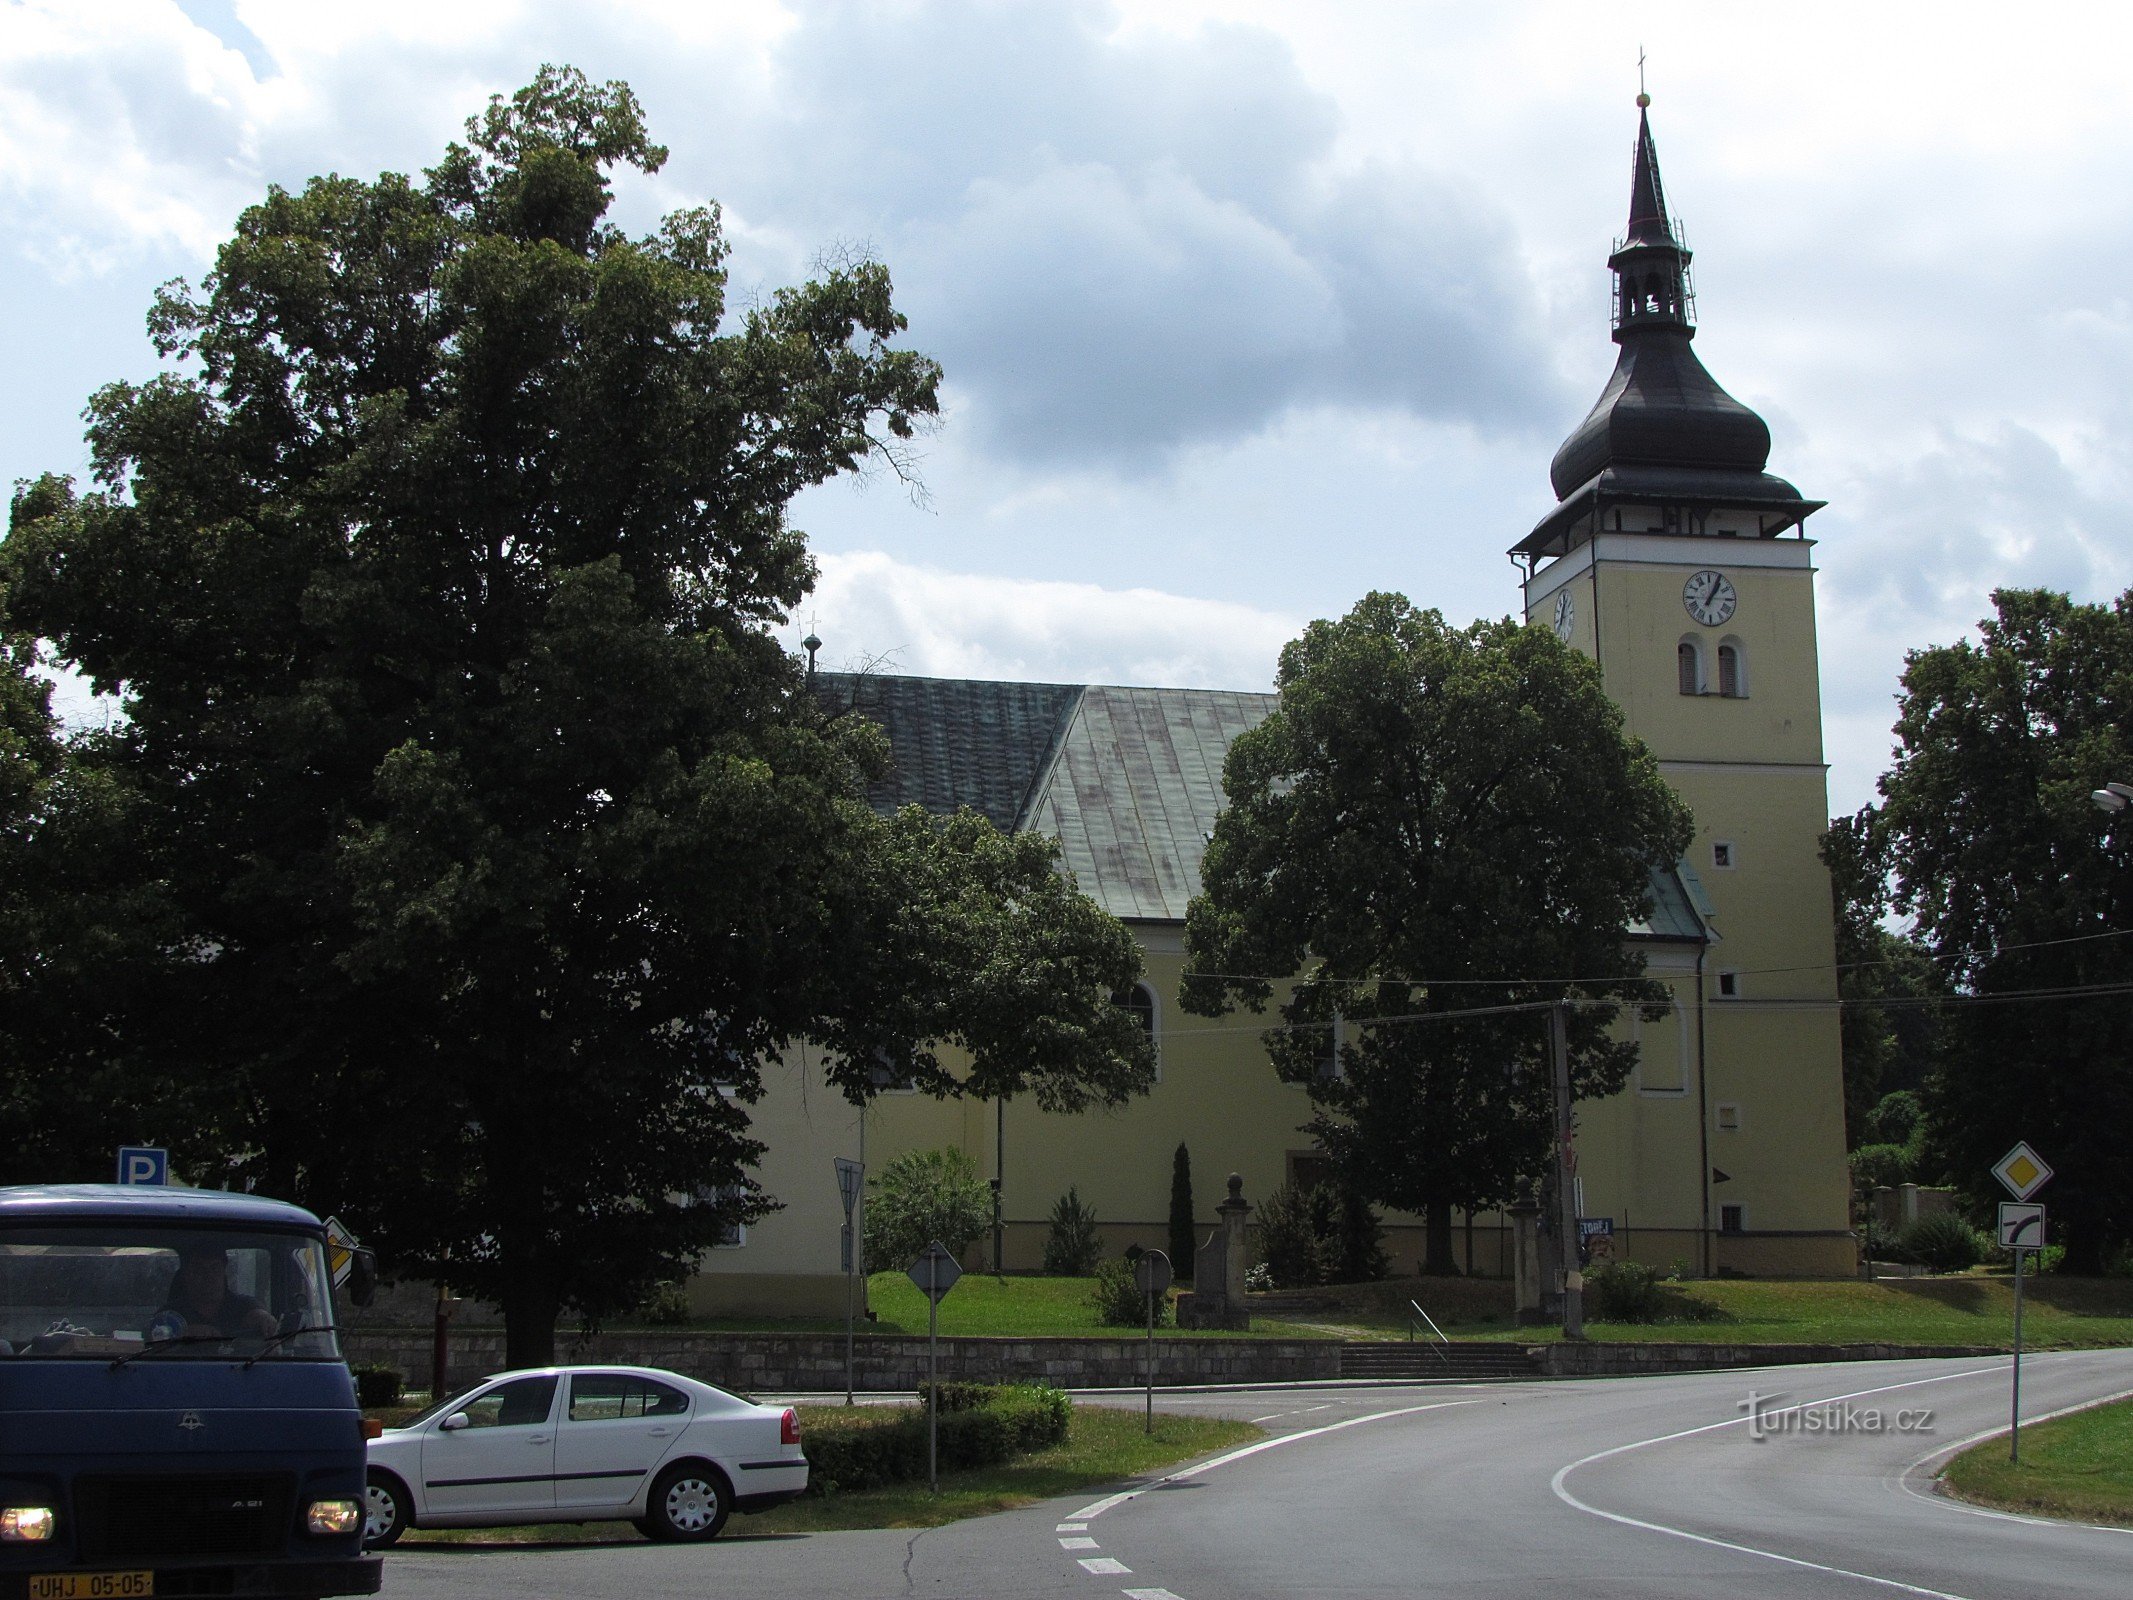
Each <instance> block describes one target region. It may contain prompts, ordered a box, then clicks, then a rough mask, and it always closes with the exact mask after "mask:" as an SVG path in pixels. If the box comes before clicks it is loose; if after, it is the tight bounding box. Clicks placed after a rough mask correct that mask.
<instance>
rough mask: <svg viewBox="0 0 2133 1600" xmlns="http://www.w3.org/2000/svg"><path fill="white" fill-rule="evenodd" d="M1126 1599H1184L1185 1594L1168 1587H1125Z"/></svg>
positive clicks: (1123, 1592)
mask: <svg viewBox="0 0 2133 1600" xmlns="http://www.w3.org/2000/svg"><path fill="white" fill-rule="evenodd" d="M1120 1593H1122V1594H1124V1595H1125V1597H1126V1600H1184V1596H1182V1595H1175V1594H1172V1593H1171V1592H1170V1591H1169V1590H1168V1589H1124V1590H1121V1591H1120Z"/></svg>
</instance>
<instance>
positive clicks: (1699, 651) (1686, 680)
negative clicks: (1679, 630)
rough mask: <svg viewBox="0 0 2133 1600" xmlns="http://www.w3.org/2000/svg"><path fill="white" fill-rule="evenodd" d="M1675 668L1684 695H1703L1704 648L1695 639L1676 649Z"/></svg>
mask: <svg viewBox="0 0 2133 1600" xmlns="http://www.w3.org/2000/svg"><path fill="white" fill-rule="evenodd" d="M1674 667H1675V670H1676V672H1677V673H1678V674H1679V675H1680V678H1681V692H1682V693H1683V694H1702V693H1703V646H1702V645H1701V644H1699V643H1698V642H1697V641H1696V640H1695V638H1694V637H1690V638H1687V639H1684V640H1682V641H1681V643H1680V644H1678V645H1676V646H1675V647H1674Z"/></svg>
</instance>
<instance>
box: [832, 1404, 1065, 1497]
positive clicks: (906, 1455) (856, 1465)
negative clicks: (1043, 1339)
mask: <svg viewBox="0 0 2133 1600" xmlns="http://www.w3.org/2000/svg"><path fill="white" fill-rule="evenodd" d="M939 1393H940V1405H941V1410H940V1417H939V1421H938V1424H937V1426H938V1430H939V1438H938V1449H939V1452H940V1454H939V1462H940V1466H941V1469H942V1470H943V1471H949V1470H952V1469H955V1468H958V1467H986V1466H994V1465H996V1464H998V1463H999V1462H1002V1461H1006V1460H1009V1459H1011V1458H1012V1457H1014V1456H1017V1455H1023V1454H1026V1453H1028V1452H1029V1451H1032V1450H1043V1449H1046V1448H1048V1447H1049V1446H1052V1445H1055V1444H1059V1443H1062V1442H1063V1441H1064V1440H1065V1438H1066V1436H1067V1425H1068V1423H1069V1421H1070V1420H1071V1419H1072V1416H1073V1409H1074V1408H1073V1404H1072V1402H1071V1401H1069V1400H1068V1398H1067V1396H1066V1395H1065V1393H1063V1392H1062V1391H1060V1390H1058V1389H1054V1388H1051V1387H1049V1386H1047V1385H1045V1384H1041V1383H1035V1384H1011V1385H1007V1386H1004V1387H995V1386H992V1385H986V1384H966V1383H958V1384H942V1385H940V1386H939ZM807 1460H808V1474H807V1489H808V1493H810V1494H816V1495H823V1494H835V1493H837V1492H839V1491H840V1490H841V1491H851V1490H855V1489H878V1488H880V1487H881V1486H882V1485H884V1484H889V1483H904V1482H909V1481H911V1480H913V1479H921V1478H924V1477H925V1475H926V1413H925V1410H924V1408H923V1407H922V1406H921V1407H918V1408H902V1409H898V1410H896V1411H885V1410H880V1409H876V1408H873V1407H868V1408H866V1409H864V1410H858V1411H853V1412H847V1413H842V1414H840V1415H838V1416H836V1417H834V1418H813V1419H810V1421H809V1424H808V1430H807Z"/></svg>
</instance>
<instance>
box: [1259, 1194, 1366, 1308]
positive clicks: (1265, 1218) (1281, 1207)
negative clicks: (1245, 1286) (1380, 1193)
mask: <svg viewBox="0 0 2133 1600" xmlns="http://www.w3.org/2000/svg"><path fill="white" fill-rule="evenodd" d="M1258 1228H1259V1253H1260V1254H1261V1255H1263V1256H1264V1257H1265V1258H1266V1266H1267V1270H1268V1271H1269V1272H1270V1273H1271V1274H1272V1275H1273V1281H1274V1286H1275V1287H1277V1288H1282V1289H1308V1288H1311V1287H1314V1286H1315V1285H1318V1284H1321V1283H1370V1282H1374V1281H1376V1280H1377V1279H1379V1278H1382V1277H1384V1276H1385V1273H1386V1271H1387V1269H1388V1268H1389V1267H1390V1266H1391V1263H1390V1262H1389V1261H1388V1260H1387V1259H1386V1255H1385V1250H1384V1245H1383V1240H1384V1237H1385V1230H1384V1228H1382V1227H1381V1226H1380V1225H1379V1223H1378V1218H1377V1213H1376V1212H1374V1211H1372V1210H1371V1209H1370V1204H1369V1202H1368V1201H1366V1200H1364V1199H1363V1198H1362V1197H1361V1196H1360V1195H1357V1194H1354V1193H1352V1192H1350V1191H1348V1190H1346V1189H1344V1188H1342V1187H1341V1186H1340V1185H1338V1184H1331V1183H1322V1184H1317V1185H1314V1186H1313V1187H1311V1188H1308V1189H1299V1188H1297V1187H1296V1186H1295V1185H1294V1184H1284V1185H1282V1187H1280V1188H1279V1189H1276V1190H1275V1191H1274V1192H1273V1193H1272V1194H1270V1195H1268V1196H1267V1197H1266V1199H1265V1200H1264V1201H1263V1202H1261V1204H1260V1207H1259V1223H1258Z"/></svg>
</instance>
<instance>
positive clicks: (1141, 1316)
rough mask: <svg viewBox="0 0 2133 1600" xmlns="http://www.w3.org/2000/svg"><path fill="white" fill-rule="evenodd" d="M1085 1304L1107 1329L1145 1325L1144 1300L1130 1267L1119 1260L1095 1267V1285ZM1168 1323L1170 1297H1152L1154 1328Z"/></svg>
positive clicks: (1145, 1298) (1144, 1296) (1142, 1326)
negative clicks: (1087, 1304)
mask: <svg viewBox="0 0 2133 1600" xmlns="http://www.w3.org/2000/svg"><path fill="white" fill-rule="evenodd" d="M1089 1301H1090V1303H1091V1304H1092V1305H1094V1306H1095V1307H1096V1314H1097V1316H1098V1317H1100V1318H1101V1319H1102V1320H1103V1321H1104V1322H1105V1323H1106V1324H1107V1325H1108V1326H1111V1327H1114V1328H1144V1327H1146V1326H1147V1325H1148V1297H1147V1296H1146V1295H1144V1294H1142V1293H1141V1290H1140V1285H1139V1284H1137V1283H1135V1282H1134V1281H1133V1263H1132V1262H1130V1261H1127V1260H1125V1259H1124V1258H1123V1257H1121V1258H1119V1259H1117V1260H1114V1261H1106V1262H1104V1263H1102V1264H1101V1265H1100V1266H1098V1267H1097V1269H1096V1283H1095V1286H1094V1287H1093V1288H1091V1289H1090V1291H1089ZM1169 1321H1170V1296H1169V1295H1168V1294H1167V1293H1166V1294H1159V1295H1157V1296H1156V1297H1155V1325H1156V1326H1157V1327H1158V1328H1161V1327H1165V1326H1167V1325H1168V1324H1169Z"/></svg>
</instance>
